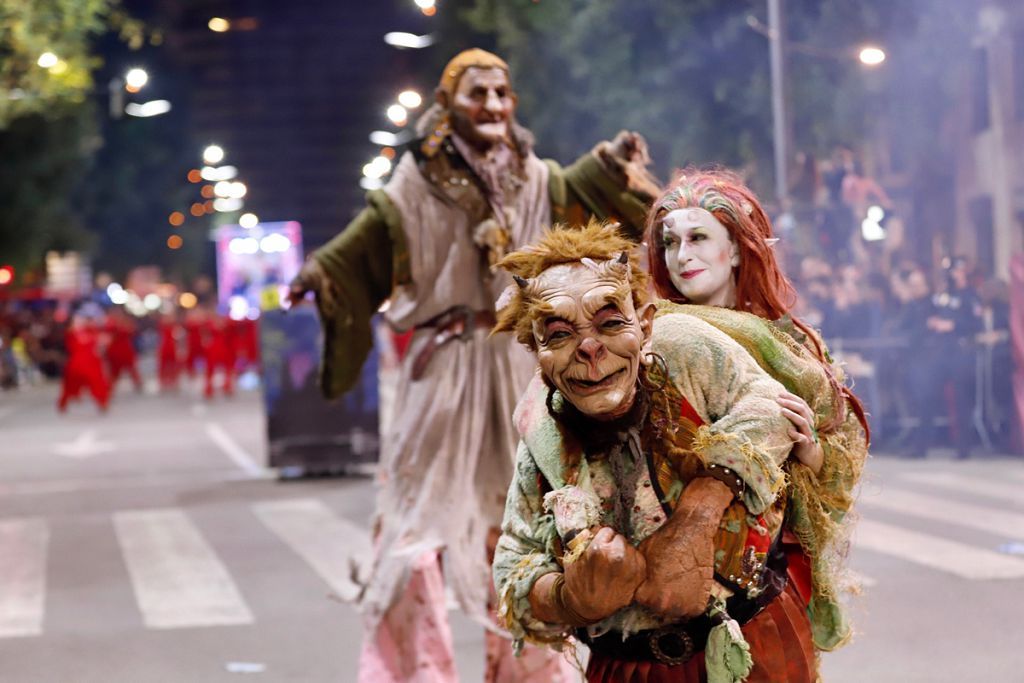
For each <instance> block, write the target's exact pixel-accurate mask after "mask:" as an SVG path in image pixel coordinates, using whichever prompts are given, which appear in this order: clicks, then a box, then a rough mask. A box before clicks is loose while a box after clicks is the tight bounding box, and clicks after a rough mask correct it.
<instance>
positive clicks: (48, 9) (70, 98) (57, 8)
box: [0, 0, 144, 129]
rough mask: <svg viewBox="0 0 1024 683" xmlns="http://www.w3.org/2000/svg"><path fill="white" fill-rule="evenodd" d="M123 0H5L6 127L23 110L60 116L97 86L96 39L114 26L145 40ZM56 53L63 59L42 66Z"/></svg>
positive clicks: (1, 106) (1, 46) (1, 109)
mask: <svg viewBox="0 0 1024 683" xmlns="http://www.w3.org/2000/svg"><path fill="white" fill-rule="evenodd" d="M118 4H119V0H0V129H2V128H5V127H6V126H8V125H10V123H11V121H13V120H14V119H16V118H18V117H19V116H27V115H30V114H43V115H46V116H53V117H60V116H64V115H66V114H67V112H68V109H69V108H73V107H74V106H76V105H80V104H82V103H83V102H84V101H85V100H86V98H87V97H88V95H89V93H90V91H91V90H92V88H93V81H92V72H93V70H94V69H95V68H96V67H97V66H98V64H99V63H98V60H97V59H96V58H95V57H94V56H93V55H92V54H91V52H90V48H91V40H92V39H93V38H94V37H95V36H97V35H99V34H100V33H103V32H104V31H106V30H108V29H109V28H111V27H112V28H113V29H114V30H115V31H118V32H119V33H121V35H122V37H123V38H124V39H125V40H127V41H128V42H131V43H135V44H141V42H142V41H143V40H144V31H143V28H142V25H141V24H140V23H139V22H138V21H136V20H134V19H132V18H130V17H128V16H127V15H126V14H125V13H124V12H123V11H121V10H120V8H119V6H118ZM44 53H52V54H53V55H55V56H56V58H57V60H58V61H57V62H56V63H55V64H53V65H52V66H46V65H44V66H40V65H39V58H40V56H42V55H43V54H44Z"/></svg>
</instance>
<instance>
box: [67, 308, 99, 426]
mask: <svg viewBox="0 0 1024 683" xmlns="http://www.w3.org/2000/svg"><path fill="white" fill-rule="evenodd" d="M64 343H65V345H66V347H67V352H68V360H67V363H66V364H65V365H64V381H63V384H62V385H61V392H60V398H59V399H58V400H57V410H59V411H60V412H62V413H63V412H65V411H66V410H67V409H68V401H70V400H72V399H77V398H78V397H79V396H80V395H81V393H82V390H83V389H88V390H89V393H91V394H92V397H93V398H94V399H95V400H96V404H97V405H98V406H99V407H100V410H102V411H104V412H106V410H107V403H108V402H109V400H110V384H108V383H107V378H106V375H104V373H103V363H102V361H101V360H100V356H99V353H98V352H97V347H98V345H99V343H100V334H99V331H98V330H97V328H96V326H95V325H94V324H93V323H92V322H91V321H90V320H89V318H88V317H86V316H85V315H84V314H83V313H81V312H79V313H75V314H74V316H72V318H71V324H70V325H69V326H68V330H67V332H66V333H65V335H64Z"/></svg>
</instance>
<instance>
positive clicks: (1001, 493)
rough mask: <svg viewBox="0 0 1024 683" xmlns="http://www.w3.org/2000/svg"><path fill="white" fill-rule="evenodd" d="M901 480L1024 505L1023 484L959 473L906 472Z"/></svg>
mask: <svg viewBox="0 0 1024 683" xmlns="http://www.w3.org/2000/svg"><path fill="white" fill-rule="evenodd" d="M901 478H903V479H909V480H911V481H916V482H920V483H922V484H928V485H929V486H935V487H938V488H944V489H952V490H954V491H961V492H963V493H970V494H971V495H975V496H980V497H982V498H988V499H1000V500H1008V501H1010V502H1011V503H1024V483H1021V484H1013V483H1005V482H1000V481H995V480H989V479H980V478H978V477H971V476H969V475H965V474H960V473H959V472H907V473H905V474H903V475H902V476H901Z"/></svg>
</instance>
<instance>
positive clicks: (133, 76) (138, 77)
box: [124, 68, 149, 93]
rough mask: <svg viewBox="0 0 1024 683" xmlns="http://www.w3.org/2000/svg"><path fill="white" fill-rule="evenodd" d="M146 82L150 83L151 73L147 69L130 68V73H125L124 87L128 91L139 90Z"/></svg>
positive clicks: (134, 91)
mask: <svg viewBox="0 0 1024 683" xmlns="http://www.w3.org/2000/svg"><path fill="white" fill-rule="evenodd" d="M146 83H149V74H148V73H146V70H145V69H139V68H135V69H129V70H128V73H126V74H125V75H124V89H125V90H127V91H128V92H131V93H136V92H139V91H140V90H142V88H143V87H144V86H145V85H146Z"/></svg>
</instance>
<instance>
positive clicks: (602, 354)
mask: <svg viewBox="0 0 1024 683" xmlns="http://www.w3.org/2000/svg"><path fill="white" fill-rule="evenodd" d="M618 267H619V268H620V269H626V268H628V266H625V265H623V264H619V265H618ZM530 291H531V296H532V298H536V299H540V300H541V301H543V302H544V304H546V305H547V306H545V308H547V307H550V308H549V309H548V310H547V311H545V312H543V313H542V314H541V315H540V316H539V317H538V318H537V319H535V320H534V321H533V336H534V339H535V340H536V342H537V360H538V362H539V364H540V368H541V372H543V373H544V376H545V377H546V378H547V380H548V381H549V382H550V383H551V384H554V386H555V387H556V388H557V389H558V391H559V392H560V393H561V394H562V396H563V397H565V399H566V400H568V401H569V402H570V403H572V404H573V405H574V406H575V407H576V409H577V410H579V411H580V412H581V413H583V414H584V415H587V416H588V417H592V418H595V419H611V418H615V417H619V416H620V415H623V414H625V413H626V412H628V411H629V409H630V407H631V406H632V405H633V400H634V399H635V394H636V381H637V375H638V373H639V370H640V358H641V352H642V350H643V347H644V344H645V343H646V342H647V341H648V339H649V336H650V334H649V333H650V318H651V317H652V316H653V308H652V307H650V306H645V307H644V309H645V310H644V311H642V312H637V311H636V310H635V309H634V308H633V300H632V295H631V290H630V288H629V281H628V278H627V277H624V276H622V275H621V274H617V273H616V272H614V271H612V269H610V268H608V267H607V265H606V264H594V263H593V262H590V263H589V265H583V264H571V265H560V266H555V267H554V268H550V269H548V270H546V271H544V272H543V273H542V274H541V275H539V276H538V277H537V278H535V279H534V280H532V281H531V285H530Z"/></svg>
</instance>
